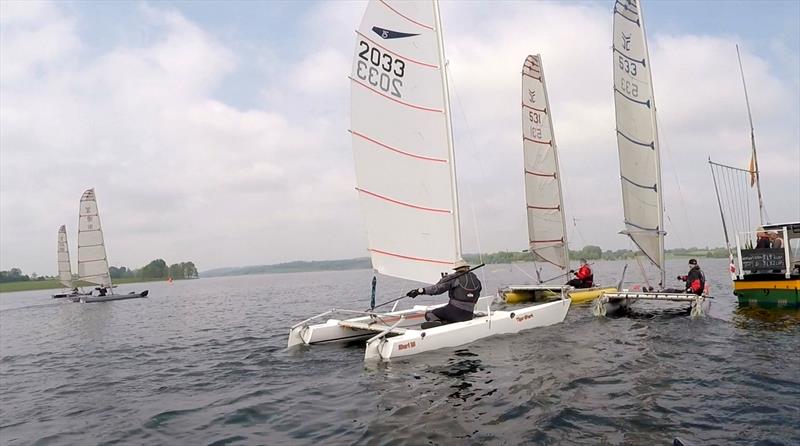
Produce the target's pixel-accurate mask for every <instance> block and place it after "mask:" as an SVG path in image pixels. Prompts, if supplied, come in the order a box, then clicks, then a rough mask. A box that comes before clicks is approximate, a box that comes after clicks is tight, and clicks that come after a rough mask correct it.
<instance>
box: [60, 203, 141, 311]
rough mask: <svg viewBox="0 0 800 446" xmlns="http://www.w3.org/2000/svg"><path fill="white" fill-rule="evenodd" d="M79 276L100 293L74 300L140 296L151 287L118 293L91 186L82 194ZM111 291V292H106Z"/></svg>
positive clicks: (93, 300) (85, 300)
mask: <svg viewBox="0 0 800 446" xmlns="http://www.w3.org/2000/svg"><path fill="white" fill-rule="evenodd" d="M78 277H79V278H80V280H81V281H83V282H89V283H93V284H95V285H97V286H98V288H97V289H98V290H99V291H100V294H99V295H98V296H77V297H72V298H71V299H72V301H73V302H80V303H91V302H109V301H112V300H124V299H137V298H140V297H147V294H148V290H144V291H142V292H141V293H135V292H131V293H128V294H115V293H114V285H113V284H112V283H111V275H110V274H109V272H108V258H107V256H106V244H105V240H104V239H103V227H102V226H101V225H100V212H99V210H98V208H97V198H96V197H95V194H94V189H87V190H86V191H85V192H84V193H83V195H82V196H81V205H80V212H79V217H78ZM106 291H110V294H106Z"/></svg>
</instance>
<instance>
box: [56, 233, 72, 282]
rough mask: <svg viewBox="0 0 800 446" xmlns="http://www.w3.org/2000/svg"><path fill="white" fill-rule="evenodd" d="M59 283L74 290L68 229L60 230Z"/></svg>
mask: <svg viewBox="0 0 800 446" xmlns="http://www.w3.org/2000/svg"><path fill="white" fill-rule="evenodd" d="M57 249H58V250H57V252H58V281H59V282H61V284H62V285H64V286H65V287H67V288H72V287H73V283H72V265H71V264H70V259H69V243H68V242H67V227H66V226H65V225H61V227H60V228H58V248H57Z"/></svg>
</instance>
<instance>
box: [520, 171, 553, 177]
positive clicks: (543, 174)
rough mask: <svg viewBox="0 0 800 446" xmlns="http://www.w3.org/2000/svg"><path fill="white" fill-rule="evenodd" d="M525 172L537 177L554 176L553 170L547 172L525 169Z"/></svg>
mask: <svg viewBox="0 0 800 446" xmlns="http://www.w3.org/2000/svg"><path fill="white" fill-rule="evenodd" d="M525 173H527V174H530V175H536V176H537V177H552V178H555V177H556V174H555V172H554V173H551V174H547V173H539V172H531V171H530V170H527V169H526V170H525Z"/></svg>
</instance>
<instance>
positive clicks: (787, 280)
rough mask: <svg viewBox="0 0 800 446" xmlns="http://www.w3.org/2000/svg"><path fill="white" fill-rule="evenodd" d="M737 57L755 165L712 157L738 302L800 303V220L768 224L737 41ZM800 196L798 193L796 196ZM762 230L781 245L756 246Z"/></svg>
mask: <svg viewBox="0 0 800 446" xmlns="http://www.w3.org/2000/svg"><path fill="white" fill-rule="evenodd" d="M736 56H737V58H738V59H739V71H740V72H741V74H742V88H743V89H744V98H745V104H746V105H747V117H748V119H749V122H750V146H751V155H750V156H751V157H750V168H749V169H747V170H745V169H741V168H738V167H733V166H726V165H724V164H719V163H715V162H713V161H711V159H710V158H709V160H708V164H709V167H710V168H711V176H712V178H713V180H714V189H715V191H716V194H717V204H718V205H719V212H720V216H721V218H722V230H723V231H724V233H725V246H726V247H727V248H728V256H729V258H730V272H731V280H732V281H733V294H735V295H736V297H737V298H738V299H739V305H743V306H758V307H765V308H773V307H790V308H791V307H798V306H800V222H789V223H782V224H765V219H766V214H767V213H766V210H765V208H764V200H763V198H762V196H761V178H760V175H759V171H758V156H757V153H756V136H755V129H754V127H753V115H752V113H751V112H750V98H749V97H748V96H747V84H746V82H745V79H744V68H743V67H742V57H741V55H739V45H736ZM748 183H749V184H748ZM753 186H755V189H756V193H757V197H758V200H757V202H758V210H755V209H753V208H752V207H753V206H754V203H755V202H756V200H751V199H750V198H751V197H750V196H749V195H751V194H752V187H753ZM797 198H798V197H797V195H796V194H795V200H797ZM723 203H725V206H723ZM756 213H758V219H757V220H758V222H759V227H760V228H759V229H757V230H753V226H754V221H753V220H756V219H755V218H752V219H751V217H753V216H754V214H756ZM726 217H727V218H726ZM729 231H730V232H729ZM760 232H762V233H769V232H772V233H773V234H775V235H776V236H777V238H780V239H781V241H782V246H776V245H778V244H777V243H773V244H772V246H771V247H769V248H765V247H761V248H759V247H756V238H757V236H758V234H759V233H760ZM731 233H732V234H733V237H731ZM731 238H733V241H731ZM734 242H735V249H734V246H733V244H734ZM734 254H735V255H734Z"/></svg>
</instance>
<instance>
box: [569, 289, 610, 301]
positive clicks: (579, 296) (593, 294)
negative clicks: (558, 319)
mask: <svg viewBox="0 0 800 446" xmlns="http://www.w3.org/2000/svg"><path fill="white" fill-rule="evenodd" d="M616 292H617V289H616V288H614V287H606V288H589V289H585V290H581V289H577V290H572V291H570V292H569V293H567V294H568V295H569V297H570V299H572V303H573V304H582V303H586V302H591V301H593V300H595V299H597V298H598V297H600V296H602V295H603V293H616Z"/></svg>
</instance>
